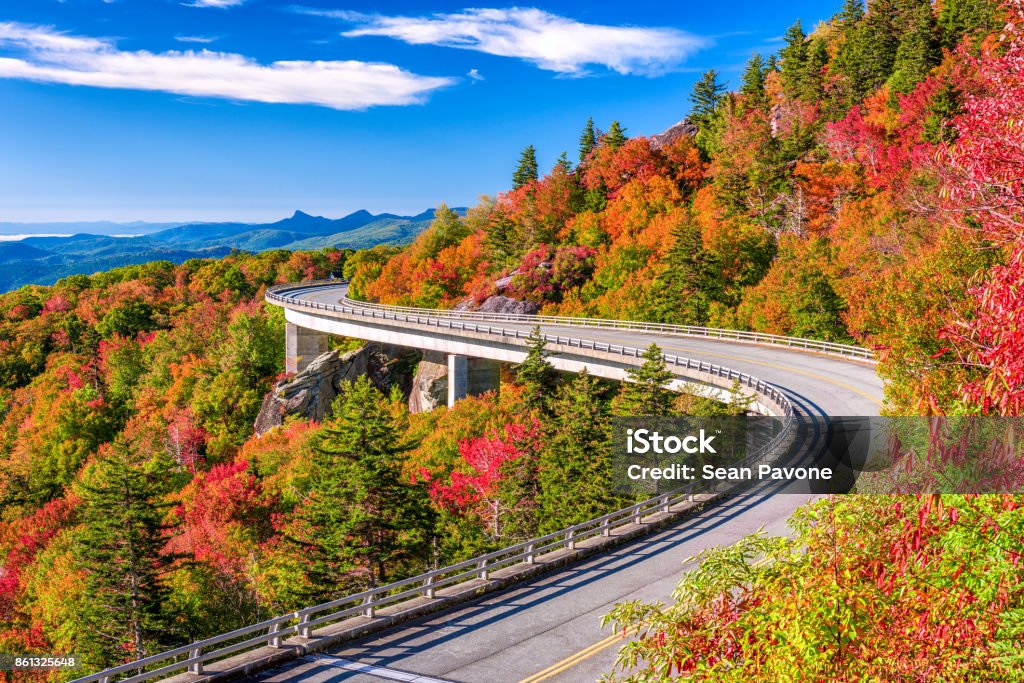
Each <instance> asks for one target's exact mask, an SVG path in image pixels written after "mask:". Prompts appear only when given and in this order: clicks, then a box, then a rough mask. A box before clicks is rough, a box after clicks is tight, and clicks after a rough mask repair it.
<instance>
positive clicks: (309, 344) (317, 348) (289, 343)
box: [284, 323, 329, 373]
mask: <svg viewBox="0 0 1024 683" xmlns="http://www.w3.org/2000/svg"><path fill="white" fill-rule="evenodd" d="M328 337H329V335H326V334H324V333H323V332H317V331H316V330H310V329H307V328H305V327H299V326H298V325H295V324H293V323H286V324H285V328H284V369H285V372H290V373H299V372H302V371H303V370H305V369H306V368H307V367H308V366H309V364H310V363H312V362H313V359H315V358H316V357H317V356H319V355H320V354H322V353H327V339H328Z"/></svg>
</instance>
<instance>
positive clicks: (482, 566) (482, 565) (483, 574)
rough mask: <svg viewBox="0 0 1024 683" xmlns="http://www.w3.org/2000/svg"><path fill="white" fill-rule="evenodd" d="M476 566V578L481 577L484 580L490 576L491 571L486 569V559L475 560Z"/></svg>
mask: <svg viewBox="0 0 1024 683" xmlns="http://www.w3.org/2000/svg"><path fill="white" fill-rule="evenodd" d="M476 566H477V567H478V568H479V569H480V571H478V572H477V573H476V575H477V577H478V578H480V579H483V580H484V581H486V580H487V579H488V578H490V576H491V573H490V572H489V571H487V560H480V561H479V562H477V564H476Z"/></svg>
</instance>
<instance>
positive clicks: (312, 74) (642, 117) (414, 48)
mask: <svg viewBox="0 0 1024 683" xmlns="http://www.w3.org/2000/svg"><path fill="white" fill-rule="evenodd" d="M833 5H835V6H833ZM837 6H838V0H837V2H836V3H822V2H820V1H819V2H811V1H810V0H795V1H794V2H789V3H765V2H753V1H751V0H726V1H723V2H674V3H668V2H665V1H664V0H629V1H626V2H622V1H619V2H588V3H568V2H547V3H539V2H538V3H527V2H522V3H518V4H511V5H506V4H498V3H487V2H484V3H480V2H476V1H474V2H472V3H453V2H446V1H440V0H439V1H437V2H431V1H430V0H420V1H419V2H392V3H388V4H387V5H386V6H382V5H381V4H379V3H367V2H356V1H352V2H346V1H345V0H296V1H295V2H272V1H270V0H185V1H184V2H183V1H181V0H112V1H104V0H25V1H22V2H10V1H9V0H4V1H3V2H0V101H2V102H3V106H2V108H0V134H2V136H3V140H4V142H3V148H2V152H0V221H49V220H101V219H109V220H119V221H127V220H154V221H175V220H230V219H239V220H264V219H267V220H275V219H277V218H281V217H284V216H286V215H288V214H290V213H291V212H292V211H293V210H294V209H302V210H304V211H307V212H309V213H314V214H321V215H327V216H340V215H343V214H346V213H349V212H351V211H353V210H356V209H360V208H367V209H369V210H371V211H375V212H380V211H391V212H399V213H416V212H419V211H421V210H422V209H424V208H427V207H430V206H435V205H436V204H437V203H439V202H442V201H444V202H447V203H448V204H449V205H468V204H472V203H473V202H475V201H476V198H477V196H479V195H482V194H494V193H496V192H499V191H501V190H503V189H506V188H507V187H508V185H509V178H510V176H511V173H512V171H513V169H514V166H515V163H516V159H517V157H518V155H519V152H520V150H522V148H523V147H525V146H526V145H528V144H533V145H535V146H536V147H537V150H538V154H539V160H540V162H541V165H542V166H543V167H545V168H546V167H549V166H550V165H551V164H552V163H553V162H554V160H555V158H556V157H557V156H558V154H559V153H560V152H562V151H563V150H567V151H568V152H569V153H570V157H572V156H573V155H574V154H575V148H576V145H577V139H578V136H579V132H580V129H581V128H582V126H583V124H584V123H585V121H586V119H587V117H588V116H593V117H594V121H595V123H596V124H597V125H598V127H600V128H606V127H607V126H608V124H609V123H610V122H611V120H612V119H618V120H619V121H621V122H622V124H623V125H625V126H626V127H627V133H628V134H633V135H644V134H652V133H657V132H660V131H661V130H663V129H664V128H666V127H668V126H669V125H670V124H672V123H673V122H675V121H677V120H679V119H681V118H682V117H683V116H685V114H686V113H687V110H688V108H689V103H688V101H687V95H688V93H689V91H690V88H691V86H692V84H693V81H694V80H695V79H696V78H697V77H698V76H699V75H700V73H701V72H703V71H704V70H705V69H708V68H712V67H713V68H716V69H718V70H719V71H720V72H721V73H722V76H723V78H725V79H727V80H728V81H729V82H730V83H735V82H736V81H737V80H738V78H739V74H740V71H741V69H742V67H743V64H744V62H745V61H746V60H747V58H748V57H749V56H750V55H751V54H752V53H753V52H755V51H759V52H762V53H764V54H767V53H769V52H772V51H774V50H776V49H777V48H778V46H779V42H778V40H779V36H781V35H782V33H783V32H784V31H785V29H786V27H787V26H789V25H790V24H791V23H792V22H793V21H794V20H795V19H796V18H798V17H799V18H801V19H802V20H803V21H804V24H805V26H812V25H813V24H815V23H816V22H818V21H820V20H823V19H826V18H827V17H828V16H829V15H831V14H832V13H833V12H834V11H835V10H836V8H837ZM471 8H473V9H471Z"/></svg>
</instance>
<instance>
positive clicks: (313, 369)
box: [254, 346, 371, 434]
mask: <svg viewBox="0 0 1024 683" xmlns="http://www.w3.org/2000/svg"><path fill="white" fill-rule="evenodd" d="M370 355H371V348H370V347H368V346H367V347H363V348H361V349H357V350H355V351H349V352H348V353H346V354H344V355H341V354H339V353H338V352H337V351H328V352H327V353H324V354H321V355H319V356H317V357H316V358H315V359H314V360H313V362H312V363H310V364H309V366H308V367H307V368H306V369H305V370H303V371H302V372H300V373H299V374H297V375H295V377H293V378H291V379H282V380H281V381H279V382H278V383H277V385H276V386H275V387H274V388H273V390H272V391H271V392H270V393H268V394H267V395H266V397H265V398H264V399H263V405H262V406H261V407H260V413H259V415H257V417H256V424H255V426H254V428H255V431H256V434H264V433H266V432H268V431H269V430H271V429H273V428H274V427H278V426H280V425H282V424H284V421H285V419H286V418H287V417H288V416H289V415H301V416H303V417H304V418H306V419H310V420H316V421H321V420H323V419H324V418H325V417H326V416H327V415H328V414H329V413H330V410H331V402H332V401H334V397H335V396H337V395H338V389H339V387H340V386H341V383H342V382H351V381H352V380H354V379H355V378H357V377H359V376H360V375H365V374H366V371H367V368H368V363H369V359H370Z"/></svg>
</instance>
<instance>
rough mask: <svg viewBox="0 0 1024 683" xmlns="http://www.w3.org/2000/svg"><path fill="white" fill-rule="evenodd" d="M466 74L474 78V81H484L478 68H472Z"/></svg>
mask: <svg viewBox="0 0 1024 683" xmlns="http://www.w3.org/2000/svg"><path fill="white" fill-rule="evenodd" d="M466 75H467V76H469V77H470V78H472V79H473V80H474V81H482V80H484V77H483V75H482V74H481V73H480V72H479V71H478V70H476V69H470V70H469V73H468V74H466Z"/></svg>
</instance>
